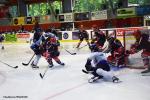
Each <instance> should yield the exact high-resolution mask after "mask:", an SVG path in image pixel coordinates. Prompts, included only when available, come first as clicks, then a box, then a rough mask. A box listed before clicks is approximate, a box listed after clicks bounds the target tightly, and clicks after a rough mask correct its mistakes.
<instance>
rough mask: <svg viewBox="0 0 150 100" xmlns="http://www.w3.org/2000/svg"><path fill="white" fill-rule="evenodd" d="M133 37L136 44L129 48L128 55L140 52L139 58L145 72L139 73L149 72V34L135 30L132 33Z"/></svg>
mask: <svg viewBox="0 0 150 100" xmlns="http://www.w3.org/2000/svg"><path fill="white" fill-rule="evenodd" d="M133 36H134V37H135V39H136V42H135V43H134V44H133V45H132V46H131V49H130V53H131V54H134V53H137V52H138V51H140V50H142V53H141V57H142V59H143V63H144V67H145V68H147V70H145V71H142V72H141V73H148V72H150V34H149V31H148V30H147V31H146V30H145V32H144V31H143V32H142V31H140V30H137V31H135V32H134V33H133Z"/></svg>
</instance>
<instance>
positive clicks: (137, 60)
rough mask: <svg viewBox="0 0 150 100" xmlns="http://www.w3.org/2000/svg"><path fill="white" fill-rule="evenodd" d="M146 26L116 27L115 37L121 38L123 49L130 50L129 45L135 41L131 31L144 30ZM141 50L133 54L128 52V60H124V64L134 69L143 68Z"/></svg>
mask: <svg viewBox="0 0 150 100" xmlns="http://www.w3.org/2000/svg"><path fill="white" fill-rule="evenodd" d="M144 29H146V27H131V28H121V29H116V34H117V35H116V36H117V37H116V38H118V39H119V40H121V42H122V44H123V45H124V48H125V50H130V48H131V45H132V44H134V43H135V41H136V39H135V38H134V36H133V34H132V33H133V32H134V31H136V30H144ZM141 52H142V51H139V52H138V53H135V54H130V55H129V57H128V60H126V63H125V65H126V66H128V67H131V68H135V69H143V68H144V64H143V61H142V58H141Z"/></svg>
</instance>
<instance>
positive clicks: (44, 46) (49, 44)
mask: <svg viewBox="0 0 150 100" xmlns="http://www.w3.org/2000/svg"><path fill="white" fill-rule="evenodd" d="M54 41H56V42H54ZM59 45H60V44H59V42H58V40H57V38H56V36H55V35H54V34H52V33H50V32H48V33H45V34H43V35H41V37H40V39H39V40H38V41H37V42H35V43H34V44H32V46H31V49H32V50H33V51H34V52H35V54H36V58H35V59H34V61H33V62H32V64H31V65H32V67H33V68H39V67H38V66H37V64H38V62H39V59H40V58H41V56H44V57H45V59H46V60H47V62H48V63H49V67H52V66H53V63H52V58H53V59H54V60H55V61H56V62H57V63H58V64H60V65H64V63H62V62H61V61H60V60H59V58H58V56H59V51H58V46H59Z"/></svg>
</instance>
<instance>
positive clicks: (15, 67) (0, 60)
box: [0, 60, 18, 69]
mask: <svg viewBox="0 0 150 100" xmlns="http://www.w3.org/2000/svg"><path fill="white" fill-rule="evenodd" d="M0 62H1V63H3V64H5V65H7V66H8V67H11V68H15V69H16V68H18V66H15V67H14V66H11V65H9V64H7V63H5V62H3V61H1V60H0Z"/></svg>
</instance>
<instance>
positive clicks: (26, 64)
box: [22, 54, 35, 66]
mask: <svg viewBox="0 0 150 100" xmlns="http://www.w3.org/2000/svg"><path fill="white" fill-rule="evenodd" d="M34 56H35V54H34V55H33V56H32V57H31V59H30V60H29V62H28V63H22V65H24V66H28V65H29V64H30V62H31V60H32V59H33V57H34Z"/></svg>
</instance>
